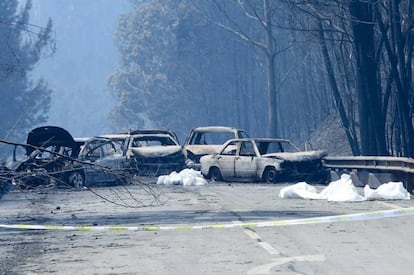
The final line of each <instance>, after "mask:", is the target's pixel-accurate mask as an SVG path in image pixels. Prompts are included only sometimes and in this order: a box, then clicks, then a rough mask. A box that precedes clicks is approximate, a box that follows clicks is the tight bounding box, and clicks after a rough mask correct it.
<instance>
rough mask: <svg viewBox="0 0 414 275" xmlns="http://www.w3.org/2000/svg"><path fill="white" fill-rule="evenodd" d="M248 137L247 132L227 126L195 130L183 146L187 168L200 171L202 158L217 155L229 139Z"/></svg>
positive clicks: (197, 128)
mask: <svg viewBox="0 0 414 275" xmlns="http://www.w3.org/2000/svg"><path fill="white" fill-rule="evenodd" d="M248 137H249V136H248V134H247V132H246V131H245V130H243V129H237V128H233V127H227V126H205V127H196V128H193V129H192V130H191V131H190V134H189V135H188V137H187V139H186V141H185V143H184V145H183V150H184V154H185V156H186V158H187V161H186V163H187V167H189V168H193V169H196V170H200V158H201V157H202V156H205V155H209V154H214V153H217V152H218V150H219V149H220V148H221V146H222V145H223V144H224V143H225V142H226V141H227V140H229V139H234V138H248Z"/></svg>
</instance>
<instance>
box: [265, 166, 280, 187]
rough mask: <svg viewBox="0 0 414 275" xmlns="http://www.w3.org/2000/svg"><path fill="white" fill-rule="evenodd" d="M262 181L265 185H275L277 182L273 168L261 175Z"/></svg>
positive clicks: (267, 169)
mask: <svg viewBox="0 0 414 275" xmlns="http://www.w3.org/2000/svg"><path fill="white" fill-rule="evenodd" d="M263 180H264V181H265V182H266V183H275V182H276V180H277V171H276V169H275V168H273V167H268V168H266V171H264V173H263Z"/></svg>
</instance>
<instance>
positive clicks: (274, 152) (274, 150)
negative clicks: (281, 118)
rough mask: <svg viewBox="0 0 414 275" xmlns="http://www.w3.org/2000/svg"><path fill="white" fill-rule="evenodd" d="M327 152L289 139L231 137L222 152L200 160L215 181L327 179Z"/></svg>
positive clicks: (320, 180) (204, 169)
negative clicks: (302, 147) (304, 147)
mask: <svg viewBox="0 0 414 275" xmlns="http://www.w3.org/2000/svg"><path fill="white" fill-rule="evenodd" d="M324 156H326V153H325V152H324V151H300V150H299V149H298V148H297V147H296V146H295V145H293V144H292V143H291V142H290V141H289V140H286V139H270V138H247V139H232V140H229V141H227V142H226V143H225V144H224V145H223V146H222V148H221V150H220V151H219V152H218V153H216V154H212V155H207V156H203V157H201V159H200V164H201V173H202V174H203V176H204V177H206V178H208V179H211V180H212V181H221V180H224V181H230V180H235V181H247V180H249V181H263V182H267V183H276V182H288V181H289V182H294V181H307V182H310V183H324V182H326V181H327V177H328V172H327V170H326V169H325V168H324V167H323V165H322V158H323V157H324Z"/></svg>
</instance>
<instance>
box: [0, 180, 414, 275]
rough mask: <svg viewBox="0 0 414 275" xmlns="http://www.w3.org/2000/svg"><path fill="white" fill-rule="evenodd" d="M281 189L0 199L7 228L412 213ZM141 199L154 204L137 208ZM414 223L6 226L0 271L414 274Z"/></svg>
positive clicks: (153, 189)
mask: <svg viewBox="0 0 414 275" xmlns="http://www.w3.org/2000/svg"><path fill="white" fill-rule="evenodd" d="M284 186H286V184H277V185H266V184H227V183H215V184H209V185H207V186H189V187H186V186H157V185H151V186H150V189H148V188H144V189H143V188H142V187H140V186H139V185H132V186H128V187H127V188H124V187H117V188H100V189H95V190H94V191H95V192H96V193H92V192H90V191H88V190H82V191H74V190H45V191H36V192H33V191H26V192H11V193H8V194H6V195H5V196H4V197H3V198H1V199H0V224H32V225H34V224H36V225H88V226H90V225H94V226H105V225H111V226H114V225H122V226H149V225H157V226H162V227H165V226H180V225H190V226H194V225H214V224H235V225H237V224H238V223H247V222H249V223H256V222H264V221H274V220H291V219H301V218H311V217H323V216H330V215H339V214H352V213H361V212H370V211H378V210H386V209H394V208H398V207H413V206H414V203H413V201H411V200H409V201H369V202H358V203H356V202H353V203H338V202H335V203H334V202H327V201H312V200H301V199H280V198H279V197H278V194H279V190H280V189H281V188H282V187H284ZM318 188H321V189H322V188H323V186H319V187H318ZM141 202H144V203H145V204H147V205H148V204H154V205H153V206H147V207H137V208H136V207H135V206H140V203H141ZM121 205H124V206H121ZM125 205H127V206H128V207H125ZM413 218H414V217H413V216H405V217H392V218H385V219H378V220H362V221H342V222H329V223H317V222H316V223H312V224H306V225H289V226H271V227H253V226H251V227H246V228H230V229H199V230H197V229H193V230H184V229H181V230H166V231H164V230H158V231H126V230H119V231H63V230H25V229H0V255H1V256H0V257H1V259H0V270H1V272H0V274H53V273H55V274H414V269H413V268H414V262H413V261H412V257H413V256H412V255H414V230H413V229H414V226H413Z"/></svg>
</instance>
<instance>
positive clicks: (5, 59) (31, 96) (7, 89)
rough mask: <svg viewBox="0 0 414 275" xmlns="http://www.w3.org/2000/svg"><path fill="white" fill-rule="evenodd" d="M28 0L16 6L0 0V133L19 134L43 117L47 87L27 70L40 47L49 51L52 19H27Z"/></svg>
mask: <svg viewBox="0 0 414 275" xmlns="http://www.w3.org/2000/svg"><path fill="white" fill-rule="evenodd" d="M30 9H31V1H27V2H26V4H25V5H24V6H23V7H22V8H19V1H18V0H3V1H0V95H1V97H0V98H1V99H0V102H1V105H2V107H1V108H0V118H1V119H0V137H1V138H3V139H12V138H21V136H22V135H24V134H26V133H27V130H28V129H30V128H32V127H34V126H36V125H37V124H39V123H43V122H45V121H46V119H47V115H46V114H47V111H48V110H49V105H50V95H51V90H50V89H49V88H48V86H47V83H46V82H45V81H44V80H43V79H40V80H38V81H37V82H33V81H31V80H30V79H29V78H30V75H29V74H30V72H31V71H32V70H33V69H34V66H35V65H36V64H37V62H38V61H39V60H40V59H41V58H42V54H43V53H45V51H44V50H47V49H48V50H52V51H53V39H52V37H51V34H52V22H51V21H50V20H49V22H48V23H47V25H46V27H44V28H43V27H38V26H34V25H31V24H30V23H29V11H30Z"/></svg>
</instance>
